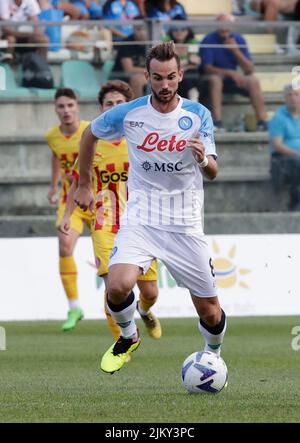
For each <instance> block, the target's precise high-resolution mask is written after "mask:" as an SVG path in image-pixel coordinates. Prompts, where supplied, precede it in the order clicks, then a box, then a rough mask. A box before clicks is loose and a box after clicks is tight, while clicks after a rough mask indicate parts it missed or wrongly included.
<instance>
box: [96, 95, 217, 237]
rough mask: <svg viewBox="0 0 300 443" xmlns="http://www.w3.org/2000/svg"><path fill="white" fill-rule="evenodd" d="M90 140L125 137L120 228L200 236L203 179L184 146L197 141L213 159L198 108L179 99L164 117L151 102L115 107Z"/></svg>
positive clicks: (203, 113)
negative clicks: (125, 186)
mask: <svg viewBox="0 0 300 443" xmlns="http://www.w3.org/2000/svg"><path fill="white" fill-rule="evenodd" d="M91 130H92V133H93V134H94V136H95V137H97V138H100V139H107V140H116V139H120V138H121V137H123V136H124V135H125V137H126V140H127V143H128V155H129V164H130V168H129V177H128V191H129V199H128V204H127V208H126V211H125V213H124V215H123V217H122V219H121V225H124V224H126V223H131V224H132V223H133V224H142V225H150V226H153V227H155V228H158V229H164V230H168V231H172V232H185V233H191V234H192V233H198V234H199V233H200V234H202V233H203V228H202V210H203V177H202V173H201V170H200V168H199V165H198V164H197V162H196V160H195V158H194V156H193V154H192V151H191V149H189V148H188V147H187V144H188V140H190V139H191V138H194V137H200V140H201V141H202V143H203V144H204V146H205V154H206V155H214V156H216V148H215V143H214V137H213V122H212V118H211V115H210V112H209V111H208V109H207V108H205V107H204V106H203V105H201V104H199V103H196V102H192V101H190V100H186V99H182V98H181V97H179V102H178V105H177V107H176V108H175V109H174V110H173V111H172V112H169V113H166V114H164V113H160V112H158V111H156V110H155V109H154V108H153V106H152V104H151V96H146V97H141V98H138V99H136V100H133V101H131V102H129V103H124V104H122V105H119V106H116V107H115V108H113V109H111V110H109V111H107V112H105V113H104V114H102V115H100V116H99V117H97V118H96V119H95V120H94V121H93V122H92V124H91Z"/></svg>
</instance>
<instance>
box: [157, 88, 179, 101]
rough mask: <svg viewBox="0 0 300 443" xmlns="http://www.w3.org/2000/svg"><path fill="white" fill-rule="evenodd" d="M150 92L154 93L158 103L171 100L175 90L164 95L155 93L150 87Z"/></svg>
mask: <svg viewBox="0 0 300 443" xmlns="http://www.w3.org/2000/svg"><path fill="white" fill-rule="evenodd" d="M152 94H153V95H154V97H155V99H156V100H157V101H158V102H160V103H170V102H171V101H172V100H173V98H174V97H175V96H176V94H177V90H176V91H175V92H173V93H172V94H168V95H165V96H164V95H163V94H157V93H156V92H155V91H153V89H152Z"/></svg>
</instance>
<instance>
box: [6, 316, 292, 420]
mask: <svg viewBox="0 0 300 443" xmlns="http://www.w3.org/2000/svg"><path fill="white" fill-rule="evenodd" d="M298 324H300V319H299V318H297V317H278V318H275V317H264V318H263V317H256V318H253V317H252V318H231V319H229V327H228V332H227V334H226V340H225V344H224V346H223V351H222V356H223V358H224V360H225V362H226V363H227V366H228V370H229V383H228V387H227V389H226V390H224V391H222V393H221V394H219V395H216V396H213V395H200V394H199V395H190V394H188V393H186V391H185V390H184V388H183V387H182V385H181V380H180V370H181V364H182V362H183V360H184V359H185V358H186V357H187V356H188V355H189V354H190V353H192V352H194V351H197V350H199V349H201V348H202V347H203V342H202V338H201V336H200V335H199V333H198V332H197V329H196V321H195V320H194V319H163V320H162V325H163V337H162V339H161V340H160V341H154V340H151V339H150V338H148V337H147V336H145V332H144V329H143V326H142V325H140V329H141V330H142V333H143V337H142V345H141V346H140V348H139V349H138V350H137V351H136V352H135V353H134V354H133V359H132V361H131V362H130V363H129V364H127V365H126V366H125V367H124V368H123V369H122V370H121V371H120V372H118V373H116V374H114V375H113V376H111V375H108V374H104V373H100V372H99V370H98V365H99V359H100V356H101V354H102V353H103V352H104V351H105V350H106V348H107V347H108V346H109V345H110V344H111V343H112V340H111V337H110V334H109V331H108V329H107V327H106V323H105V322H104V321H101V322H96V321H83V322H81V323H80V324H79V325H78V327H77V329H76V330H74V331H73V332H71V333H65V334H64V333H61V332H60V325H61V323H59V322H50V321H49V322H13V323H1V325H2V326H4V327H5V329H6V334H7V350H6V351H3V352H0V422H101V423H116V422H119V423H134V422H146V423H163V422H173V423H187V422H189V423H193V422H194V423H202V422H299V418H300V406H299V405H300V370H299V369H300V351H298V352H296V351H293V350H292V348H291V340H292V338H293V337H292V335H291V329H292V327H293V326H295V325H298Z"/></svg>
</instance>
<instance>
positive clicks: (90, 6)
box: [69, 0, 102, 20]
mask: <svg viewBox="0 0 300 443" xmlns="http://www.w3.org/2000/svg"><path fill="white" fill-rule="evenodd" d="M69 1H70V3H72V4H73V6H76V8H78V9H79V10H80V19H82V20H89V19H91V20H97V19H100V18H102V7H101V6H100V5H99V3H98V2H97V1H92V0H69Z"/></svg>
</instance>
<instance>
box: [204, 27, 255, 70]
mask: <svg viewBox="0 0 300 443" xmlns="http://www.w3.org/2000/svg"><path fill="white" fill-rule="evenodd" d="M230 37H231V38H234V40H235V41H236V42H237V44H238V45H243V47H240V50H241V52H242V53H243V54H244V56H245V57H246V58H247V59H248V60H250V61H251V60H252V57H251V55H250V52H249V50H248V47H247V43H246V40H245V39H244V37H243V36H242V35H240V34H237V33H236V32H231V34H230ZM222 44H224V41H223V39H222V37H221V35H220V34H219V32H218V31H215V32H211V33H209V34H207V35H206V36H205V37H204V38H203V40H202V42H201V45H222ZM200 56H201V60H202V64H203V65H213V66H215V67H217V68H223V69H233V70H236V69H237V67H238V61H237V58H236V57H235V56H234V54H233V53H232V51H230V49H228V48H224V47H219V48H217V47H215V48H214V47H211V48H205V47H201V48H200Z"/></svg>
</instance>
